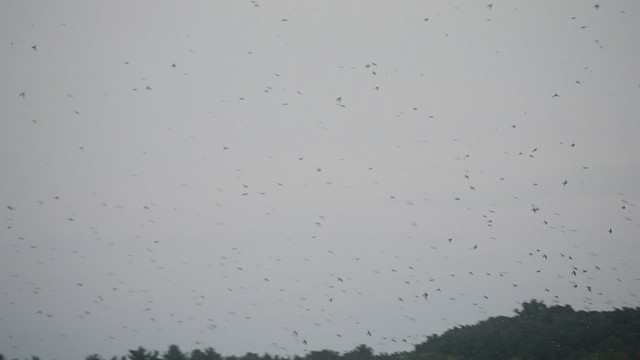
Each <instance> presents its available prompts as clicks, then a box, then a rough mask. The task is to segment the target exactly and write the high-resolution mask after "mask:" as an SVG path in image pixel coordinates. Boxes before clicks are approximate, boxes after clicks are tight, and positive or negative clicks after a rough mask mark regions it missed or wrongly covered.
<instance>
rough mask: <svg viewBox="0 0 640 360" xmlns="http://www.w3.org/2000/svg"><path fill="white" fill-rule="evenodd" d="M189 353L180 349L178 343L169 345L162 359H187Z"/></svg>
mask: <svg viewBox="0 0 640 360" xmlns="http://www.w3.org/2000/svg"><path fill="white" fill-rule="evenodd" d="M187 359H188V358H187V355H185V354H183V353H182V351H180V348H179V347H178V345H169V349H168V350H167V352H166V353H164V354H163V355H162V360H187Z"/></svg>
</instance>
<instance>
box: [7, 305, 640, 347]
mask: <svg viewBox="0 0 640 360" xmlns="http://www.w3.org/2000/svg"><path fill="white" fill-rule="evenodd" d="M515 314H516V316H514V317H505V316H498V317H492V318H489V319H487V320H484V321H481V322H479V323H477V324H475V325H472V326H461V327H455V328H453V329H450V330H447V331H446V332H445V333H444V334H442V335H436V334H434V335H431V336H428V337H427V340H426V341H425V342H423V343H421V344H418V345H416V346H415V349H414V351H412V352H397V353H393V354H386V353H382V354H375V353H374V351H373V349H372V348H370V347H369V346H367V345H358V346H357V347H355V348H354V349H353V350H351V351H347V352H345V353H344V354H340V353H338V352H336V351H333V350H313V351H310V352H308V353H307V354H306V355H305V356H303V357H300V356H294V357H293V358H287V357H284V358H283V357H280V356H277V355H276V356H273V357H272V356H270V355H269V354H264V355H258V354H256V353H251V352H248V353H246V354H245V355H243V356H240V357H237V356H226V357H223V356H222V355H220V354H219V353H217V352H216V351H215V350H214V349H213V348H211V347H209V348H206V349H203V350H200V349H196V350H193V351H191V353H190V354H186V353H183V352H182V351H181V350H180V348H179V347H178V346H177V345H170V346H169V348H168V350H167V351H166V352H165V353H164V354H162V357H161V358H160V357H159V356H158V352H157V351H147V350H146V349H145V348H143V347H139V348H138V349H136V350H129V354H127V356H122V357H120V358H118V357H116V356H114V357H113V358H112V359H111V360H467V359H469V360H485V359H486V360H536V359H545V360H546V359H549V360H561V359H562V360H564V359H568V360H583V359H587V360H590V359H611V360H630V359H640V308H636V309H630V308H623V309H615V310H614V311H609V312H596V311H592V312H585V311H574V310H573V309H572V308H571V307H570V306H568V305H565V306H551V307H547V306H546V305H545V304H544V303H543V302H540V301H537V300H531V301H529V302H525V303H523V304H522V309H516V310H515ZM0 360H5V357H4V356H3V355H2V354H0ZM32 360H39V359H38V358H37V357H35V356H34V357H32ZM85 360H103V358H102V357H101V356H100V355H98V354H93V355H89V356H87V357H86V358H85Z"/></svg>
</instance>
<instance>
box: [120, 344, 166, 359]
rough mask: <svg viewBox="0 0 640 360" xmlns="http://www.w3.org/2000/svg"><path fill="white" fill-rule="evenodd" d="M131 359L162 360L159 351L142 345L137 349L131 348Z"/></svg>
mask: <svg viewBox="0 0 640 360" xmlns="http://www.w3.org/2000/svg"><path fill="white" fill-rule="evenodd" d="M127 356H128V357H129V360H160V358H159V357H158V352H157V351H154V352H150V351H147V350H146V349H145V348H143V347H142V346H140V347H139V348H138V349H137V350H129V355H127Z"/></svg>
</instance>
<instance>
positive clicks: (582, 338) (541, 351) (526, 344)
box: [415, 300, 640, 360]
mask: <svg viewBox="0 0 640 360" xmlns="http://www.w3.org/2000/svg"><path fill="white" fill-rule="evenodd" d="M515 312H516V315H517V316H515V317H513V318H506V317H495V318H490V319H488V320H485V321H482V322H480V323H478V324H476V325H473V326H463V327H459V328H454V329H451V330H448V331H447V332H445V333H444V334H443V335H441V336H438V335H432V336H429V337H428V338H427V341H426V342H424V343H422V344H419V345H417V346H416V348H415V353H417V354H430V355H432V354H441V355H451V356H458V357H460V358H463V359H478V360H482V359H496V360H499V359H505V360H508V359H550V360H553V359H587V358H591V357H592V356H595V357H596V358H600V359H603V358H606V359H615V358H620V359H624V358H629V359H635V358H638V357H637V356H638V354H640V309H622V310H615V311H613V312H584V311H579V312H575V311H574V310H573V309H571V307H570V306H553V307H547V306H546V305H544V303H542V302H538V301H536V300H532V301H530V302H525V303H524V304H522V310H516V311H515ZM605 354H606V356H605Z"/></svg>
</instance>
